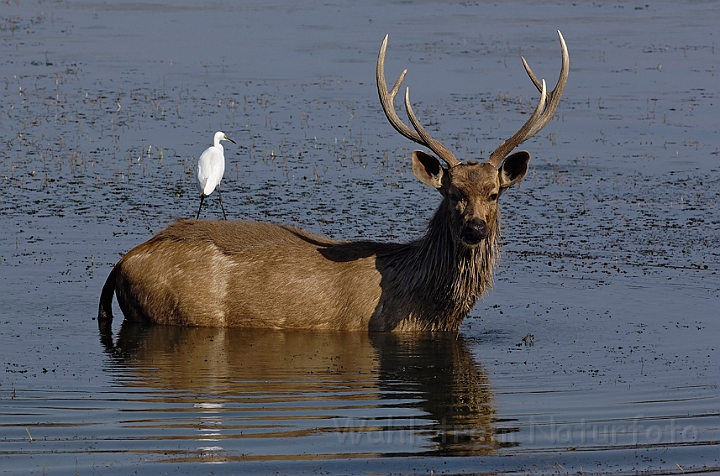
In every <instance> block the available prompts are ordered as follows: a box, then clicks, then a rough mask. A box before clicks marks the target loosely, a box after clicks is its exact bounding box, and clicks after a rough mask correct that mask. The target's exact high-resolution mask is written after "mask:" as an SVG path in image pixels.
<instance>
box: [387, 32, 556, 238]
mask: <svg viewBox="0 0 720 476" xmlns="http://www.w3.org/2000/svg"><path fill="white" fill-rule="evenodd" d="M558 37H559V38H560V47H561V49H562V66H561V70H560V78H559V79H558V82H557V84H556V86H555V89H553V91H552V92H550V93H548V92H547V90H546V87H545V81H544V80H543V81H540V80H538V79H537V77H536V76H535V75H534V74H533V72H532V70H531V69H530V66H529V65H528V63H527V62H526V61H525V58H522V62H523V65H524V67H525V71H526V72H527V74H528V76H529V77H530V79H531V80H532V82H533V84H534V85H535V87H536V88H537V89H538V91H539V92H540V100H539V101H538V104H537V107H536V108H535V111H534V112H533V114H532V115H531V116H530V118H529V119H528V120H527V122H525V124H524V125H523V126H522V127H521V128H520V130H519V131H518V132H517V133H515V135H513V136H512V137H510V138H509V139H508V140H506V141H505V142H503V143H502V144H500V146H499V147H498V148H497V149H495V151H493V153H492V154H490V158H489V159H488V160H487V161H485V162H481V163H478V162H474V161H468V162H467V163H462V162H460V161H459V160H458V159H457V158H455V155H454V154H453V153H452V152H451V151H450V150H449V149H448V148H446V147H445V146H444V145H443V144H441V143H440V142H438V141H437V140H435V139H433V138H432V136H431V135H430V134H429V133H428V132H427V131H426V130H425V129H424V128H423V126H422V125H421V124H420V121H419V120H418V119H417V117H416V116H415V113H414V112H413V109H412V105H411V103H410V88H407V89H406V90H405V110H406V111H407V116H408V119H409V122H410V124H411V125H412V129H411V128H410V127H409V126H407V125H406V124H405V123H404V122H403V121H402V120H400V118H399V117H398V115H397V113H396V112H395V104H394V102H395V95H396V94H397V93H398V91H399V89H400V86H401V85H402V82H403V79H404V78H405V74H406V73H407V70H404V71H403V72H402V73H400V76H399V77H398V79H397V81H396V82H395V85H394V86H393V88H392V90H391V91H388V89H387V83H386V81H385V51H386V49H387V40H388V37H387V35H385V39H384V40H383V42H382V46H381V47H380V54H379V55H378V61H377V72H376V78H377V88H378V93H379V95H380V102H381V104H382V107H383V111H385V116H386V117H387V118H388V121H390V124H391V125H392V126H393V127H394V128H395V130H397V131H398V132H399V133H400V134H402V135H403V136H405V137H406V138H408V139H410V140H411V141H413V142H416V143H418V144H421V145H423V146H425V147H427V148H428V149H430V150H431V151H432V152H434V153H435V155H431V154H428V153H426V152H423V151H420V150H416V151H414V152H413V153H412V170H413V174H414V175H415V177H417V179H418V180H420V182H422V183H424V184H425V185H429V186H431V187H434V188H436V189H437V190H438V191H439V192H440V193H441V194H442V196H443V197H444V200H443V204H444V206H446V207H447V212H448V213H449V220H450V224H451V229H452V233H453V237H454V239H455V241H456V242H457V243H461V244H462V245H464V246H466V247H470V248H472V247H474V246H476V245H478V244H479V243H481V242H482V241H483V240H485V239H486V238H488V236H489V235H490V234H491V233H492V232H493V230H494V228H495V226H496V223H497V220H498V213H499V211H498V198H499V197H500V195H502V194H503V192H505V190H507V189H508V188H510V187H511V186H513V185H515V184H516V183H518V182H520V181H521V180H522V179H523V177H525V174H526V173H527V170H528V163H529V161H530V154H529V153H528V152H527V151H524V150H523V151H519V152H516V153H514V154H510V153H511V152H512V151H513V149H515V148H516V147H517V146H518V145H520V144H521V143H522V142H524V141H526V140H527V139H529V138H531V137H533V136H534V135H535V134H537V133H538V132H539V131H540V130H541V129H542V128H543V127H545V126H546V125H547V123H548V122H550V120H551V119H552V118H553V115H554V114H555V109H556V108H557V106H558V103H559V102H560V96H561V95H562V92H563V89H564V88H565V83H566V82H567V78H568V73H569V69H570V59H569V56H568V51H567V46H566V45H565V40H564V39H563V36H562V34H561V33H560V32H559V31H558ZM509 154H510V155H509ZM440 160H442V161H443V162H444V163H445V165H446V166H444V165H443V164H442V163H441V162H440Z"/></svg>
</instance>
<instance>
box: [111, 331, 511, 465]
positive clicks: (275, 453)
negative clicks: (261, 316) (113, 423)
mask: <svg viewBox="0 0 720 476" xmlns="http://www.w3.org/2000/svg"><path fill="white" fill-rule="evenodd" d="M101 341H102V343H103V345H104V347H105V349H106V351H107V354H108V355H109V357H110V358H109V369H110V371H111V372H113V373H116V374H117V375H118V376H119V379H118V381H119V383H121V384H122V385H123V386H131V387H138V388H142V389H145V390H144V391H145V392H147V398H143V399H142V401H143V403H142V404H143V405H147V402H148V401H150V402H154V403H153V405H154V404H156V403H157V404H159V406H162V404H163V403H168V404H171V405H173V406H174V408H177V406H178V405H180V407H183V406H184V408H182V410H180V413H179V414H178V419H180V420H182V421H179V422H173V421H172V418H170V419H169V418H168V413H167V411H163V412H162V414H158V417H157V420H158V421H155V422H152V423H151V424H150V426H151V427H153V428H156V429H157V430H155V431H158V432H159V433H161V434H162V430H161V427H162V425H163V424H166V425H169V426H172V427H173V430H174V431H175V432H176V433H175V434H174V436H173V438H174V439H175V440H178V439H180V440H183V439H184V440H186V443H193V444H197V442H198V441H200V442H202V444H203V445H205V446H203V447H201V448H197V447H190V448H188V452H189V453H192V452H193V451H194V452H195V455H191V454H183V455H182V459H183V461H187V459H188V458H193V457H197V458H201V459H202V460H203V461H207V460H208V459H207V458H208V454H207V452H206V451H205V450H204V448H206V447H208V446H209V447H211V448H212V450H213V451H214V455H211V456H210V457H211V458H215V459H217V460H224V461H227V460H242V459H248V458H252V459H288V458H290V459H293V458H298V459H313V458H327V457H337V456H343V457H370V456H391V455H408V454H422V455H427V454H435V455H441V454H442V455H448V456H449V455H488V454H492V453H494V451H495V450H496V448H497V445H498V443H497V442H496V441H495V438H494V430H493V424H492V422H493V416H494V409H493V407H492V393H491V389H490V387H489V385H488V380H487V377H486V376H485V374H484V372H483V370H482V367H481V366H480V365H479V364H478V363H477V362H475V360H474V359H473V357H472V355H471V353H470V351H469V350H468V347H467V344H466V342H465V340H464V338H463V337H462V336H457V335H454V334H453V335H448V334H445V333H442V334H411V335H403V334H400V335H395V334H385V333H378V334H368V333H347V332H331V331H327V332H325V331H322V332H311V331H284V332H283V331H268V330H248V329H244V330H241V329H228V328H185V327H178V326H149V327H142V326H140V325H137V324H133V323H130V322H128V321H126V322H124V323H123V325H122V327H121V329H120V332H119V334H118V336H117V340H116V341H114V340H113V337H112V336H111V335H109V334H107V333H103V334H101ZM143 411H144V414H145V415H147V414H150V415H152V410H151V411H150V412H148V411H147V409H145V410H143ZM158 411H159V410H158ZM149 418H150V419H152V418H153V417H152V416H151V417H149ZM176 423H177V424H176ZM177 432H180V433H182V432H185V434H184V435H183V434H181V435H178V434H177ZM159 438H162V436H160V437H159ZM207 440H213V441H214V443H207ZM280 442H282V443H280ZM174 444H175V443H174ZM318 448H321V450H318ZM198 452H199V453H200V454H199V455H198ZM318 452H324V453H323V454H318ZM309 453H312V455H311V456H308V454H309Z"/></svg>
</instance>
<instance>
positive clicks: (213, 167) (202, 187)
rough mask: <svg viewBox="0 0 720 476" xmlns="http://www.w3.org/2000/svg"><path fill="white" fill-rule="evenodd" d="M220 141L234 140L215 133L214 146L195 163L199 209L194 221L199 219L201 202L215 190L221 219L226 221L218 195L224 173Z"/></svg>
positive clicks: (222, 151)
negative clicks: (220, 209) (221, 213)
mask: <svg viewBox="0 0 720 476" xmlns="http://www.w3.org/2000/svg"><path fill="white" fill-rule="evenodd" d="M221 140H226V141H230V142H232V143H233V144H234V143H235V141H234V140H232V139H230V138H229V137H228V136H226V135H225V133H224V132H221V131H218V132H216V133H215V137H214V139H213V141H214V144H213V145H212V146H211V147H208V148H207V149H205V152H203V153H202V155H201V156H200V158H199V159H198V163H197V179H198V190H199V191H200V207H199V208H198V212H197V216H196V217H195V219H196V220H197V219H198V218H200V210H201V209H202V204H203V201H204V200H205V197H207V196H208V195H210V194H211V193H213V190H215V189H216V188H217V191H218V199H219V200H220V208H222V212H223V218H225V219H226V220H227V215H225V207H224V206H223V202H222V195H221V194H220V180H222V178H223V174H224V173H225V150H224V149H223V146H222V145H221V144H220V141H221Z"/></svg>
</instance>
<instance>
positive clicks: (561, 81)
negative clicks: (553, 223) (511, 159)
mask: <svg viewBox="0 0 720 476" xmlns="http://www.w3.org/2000/svg"><path fill="white" fill-rule="evenodd" d="M558 38H559V39H560V49H561V50H562V66H561V68H560V77H559V78H558V81H557V84H556V85H555V88H554V89H553V90H552V91H551V92H549V93H547V92H543V90H544V89H545V81H540V80H539V79H538V78H537V76H535V74H534V73H533V72H532V69H530V65H528V63H527V61H525V58H522V62H523V66H524V67H525V71H526V72H527V74H528V76H529V77H530V80H531V81H532V82H533V84H534V85H535V87H536V88H537V90H538V91H540V93H541V96H543V95H547V97H548V99H547V100H546V102H547V104H546V105H543V107H544V109H545V110H544V111H542V109H540V112H541V114H539V115H538V116H537V117H535V116H536V113H537V112H538V108H539V107H540V104H541V103H542V102H543V101H542V99H541V101H540V102H539V103H538V108H536V109H535V113H533V115H532V116H531V117H530V119H529V120H528V121H527V122H526V123H525V124H524V125H523V127H522V128H521V129H520V130H519V131H518V132H517V133H516V134H515V135H514V136H512V137H511V138H510V139H508V140H506V141H505V142H503V143H502V144H500V146H499V147H498V148H497V149H495V151H494V152H493V153H492V154H490V159H489V162H490V163H493V164H494V165H499V164H500V162H501V161H502V160H503V159H504V158H505V157H506V156H507V154H509V153H510V152H511V151H512V150H513V149H514V148H515V147H517V146H518V145H520V144H521V143H522V142H524V141H526V140H528V139H529V138H531V137H532V136H534V135H535V134H537V133H538V132H540V130H541V129H542V128H543V127H545V126H546V125H547V124H548V123H549V122H550V121H551V120H552V118H553V115H554V114H555V110H556V109H557V107H558V104H559V103H560V97H561V96H562V93H563V90H564V89H565V84H566V83H567V79H568V74H569V73H570V56H569V54H568V50H567V45H566V44H565V38H563V36H562V33H560V30H558ZM531 121H532V122H531Z"/></svg>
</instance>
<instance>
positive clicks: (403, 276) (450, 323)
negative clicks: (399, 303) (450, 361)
mask: <svg viewBox="0 0 720 476" xmlns="http://www.w3.org/2000/svg"><path fill="white" fill-rule="evenodd" d="M447 206H448V204H447V203H445V201H443V203H442V204H441V205H440V207H439V208H438V209H437V210H436V212H435V214H434V215H433V217H432V218H431V219H430V222H429V224H428V227H427V231H426V232H425V235H424V236H423V237H422V238H420V239H419V240H416V241H413V242H410V243H408V244H407V245H405V246H402V247H401V248H400V249H399V250H396V253H394V256H393V259H392V260H391V261H393V263H392V264H391V265H390V267H391V268H394V270H395V273H394V274H395V277H396V278H397V279H398V282H396V284H398V286H397V287H396V289H400V288H402V289H404V290H405V293H407V294H408V296H406V297H407V298H409V299H410V301H411V302H414V303H415V305H414V306H412V307H413V309H411V310H410V311H411V312H410V316H409V320H410V321H411V322H414V324H412V323H409V324H408V326H409V327H411V328H413V329H420V330H457V328H458V327H459V326H460V323H461V322H462V320H463V319H464V318H465V317H466V316H467V314H468V313H469V312H470V310H471V309H472V307H473V305H474V304H475V303H476V302H477V300H478V299H479V298H480V297H481V296H482V295H483V294H485V292H486V291H487V290H488V289H489V288H490V287H492V281H493V267H494V265H495V262H496V260H497V257H498V251H499V241H500V228H499V219H498V220H497V221H496V223H488V227H489V228H490V230H491V232H490V235H489V236H488V237H487V238H486V239H485V240H483V241H482V242H481V243H480V244H478V245H477V246H475V247H468V246H465V245H463V244H462V243H459V242H457V241H456V239H455V238H454V237H453V232H452V229H451V224H450V222H449V220H448V217H447ZM400 281H402V285H400Z"/></svg>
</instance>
